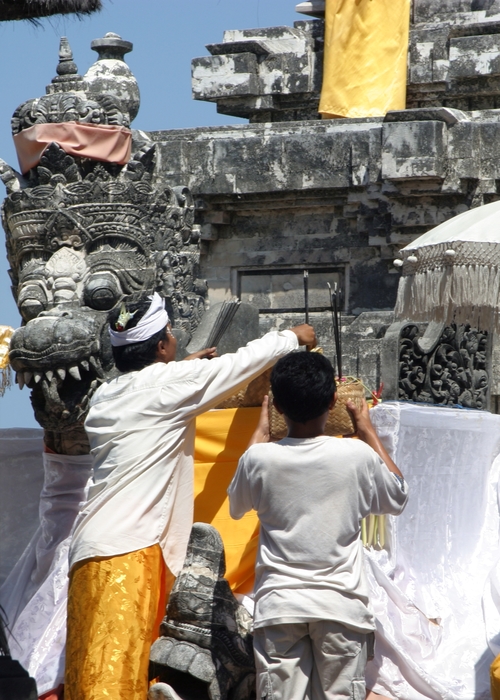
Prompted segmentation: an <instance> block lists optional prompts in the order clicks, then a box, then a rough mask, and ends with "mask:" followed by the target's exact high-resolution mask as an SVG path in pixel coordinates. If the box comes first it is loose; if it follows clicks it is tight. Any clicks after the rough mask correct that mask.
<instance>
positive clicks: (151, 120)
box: [0, 0, 305, 428]
mask: <svg viewBox="0 0 500 700" xmlns="http://www.w3.org/2000/svg"><path fill="white" fill-rule="evenodd" d="M102 3H103V6H104V9H103V11H102V12H100V13H97V14H95V15H93V16H91V17H89V18H87V19H84V20H77V19H75V18H74V17H66V18H64V17H58V18H57V17H56V18H51V19H46V20H43V22H42V24H41V26H39V27H34V26H33V25H31V24H30V23H29V22H2V23H0V45H1V46H2V61H1V62H0V91H1V96H2V97H1V100H0V158H2V159H3V160H5V161H7V162H8V163H9V164H10V165H13V166H14V167H16V168H17V167H18V166H17V158H16V155H15V151H14V147H13V143H12V136H11V132H10V118H11V115H12V113H13V111H14V110H15V109H16V107H17V106H18V105H19V104H21V103H22V102H24V101H25V100H28V99H30V98H33V97H39V96H41V95H43V94H44V93H45V86H46V85H47V84H48V83H49V82H50V81H51V80H52V78H53V77H54V76H55V75H56V72H55V69H56V65H57V61H58V49H59V38H60V37H61V36H67V37H68V39H69V42H70V44H71V47H72V49H73V54H74V58H75V62H76V64H77V65H78V68H79V72H80V73H81V74H83V73H85V72H86V71H87V69H88V67H89V66H90V65H91V64H92V63H93V62H94V61H95V59H96V58H97V54H96V53H95V52H94V51H92V50H91V49H90V42H91V41H92V39H97V38H99V37H102V36H104V34H106V32H116V33H117V34H120V35H121V37H122V38H123V39H126V40H127V41H131V42H132V43H133V44H134V50H133V52H132V53H130V54H128V55H127V56H126V60H127V63H128V64H129V66H130V67H131V69H132V71H133V73H134V75H135V76H136V78H137V80H138V82H139V88H140V90H141V108H140V110H139V114H138V116H137V118H136V119H135V121H134V124H133V126H134V127H135V128H137V129H144V130H146V131H153V130H157V129H179V128H185V127H192V126H211V125H217V124H229V123H235V122H240V123H241V122H242V120H239V119H236V118H232V117H224V116H221V115H218V114H217V112H216V107H215V105H213V104H210V103H206V102H197V101H194V100H193V99H192V98H191V77H190V71H191V59H192V58H194V57H195V56H205V55H208V52H207V50H206V49H205V44H211V43H217V42H219V41H221V40H222V34H223V32H224V30H226V29H246V28H253V27H271V26H277V25H288V26H291V25H292V24H293V22H294V21H296V20H299V19H305V18H304V17H303V16H301V15H298V14H297V13H296V12H295V1H294V0H184V2H180V1H179V0H102ZM4 195H5V189H4V187H3V185H2V184H1V183H0V198H3V197H4ZM0 235H1V237H2V242H1V244H0V325H1V324H6V325H10V326H13V327H17V326H18V325H19V324H20V316H19V313H18V311H17V307H16V305H15V303H14V300H13V298H12V294H11V291H10V283H9V278H8V275H7V269H8V265H7V261H6V256H5V245H4V234H3V230H2V231H1V234H0ZM11 427H25V428H30V427H33V428H35V427H38V424H37V423H36V421H35V419H34V417H33V412H32V409H31V404H30V402H29V390H28V389H26V388H24V389H23V390H22V391H20V390H19V388H18V386H17V385H14V386H13V387H12V388H11V389H9V390H7V391H6V393H5V395H4V396H3V397H2V398H0V428H11Z"/></svg>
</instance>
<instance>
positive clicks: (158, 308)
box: [109, 292, 169, 348]
mask: <svg viewBox="0 0 500 700" xmlns="http://www.w3.org/2000/svg"><path fill="white" fill-rule="evenodd" d="M148 299H151V306H150V307H149V309H148V310H147V311H146V313H145V314H144V316H143V317H142V318H141V319H140V321H139V322H138V323H137V326H134V327H133V328H130V329H129V330H128V331H114V330H113V329H112V328H110V329H109V337H110V338H111V345H112V346H113V347H114V348H117V347H120V346H121V345H131V344H132V343H141V342H142V341H143V340H148V339H149V338H151V336H153V335H154V334H155V333H158V331H161V330H162V329H163V328H165V326H166V325H167V323H168V321H169V318H168V314H167V312H166V311H165V300H164V299H162V298H161V297H160V295H159V294H157V293H156V292H155V293H154V294H153V296H151V297H148Z"/></svg>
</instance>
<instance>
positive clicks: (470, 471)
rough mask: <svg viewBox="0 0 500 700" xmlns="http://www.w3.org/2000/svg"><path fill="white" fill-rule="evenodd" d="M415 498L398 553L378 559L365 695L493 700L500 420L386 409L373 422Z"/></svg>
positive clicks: (401, 406)
mask: <svg viewBox="0 0 500 700" xmlns="http://www.w3.org/2000/svg"><path fill="white" fill-rule="evenodd" d="M370 415H371V417H372V421H373V423H374V424H375V426H376V428H377V432H378V433H379V435H380V437H381V438H382V439H383V441H384V444H385V445H386V447H387V448H388V449H389V451H390V453H391V456H392V457H393V458H394V461H395V462H396V464H397V465H398V466H399V467H400V469H401V471H402V472H403V474H404V476H405V478H406V480H407V481H408V484H409V488H410V498H409V501H408V504H407V506H406V509H405V511H404V513H403V514H402V515H401V516H399V517H398V518H391V519H390V521H391V527H392V529H393V534H392V542H393V546H392V551H391V553H390V555H388V554H387V553H386V552H376V551H373V550H371V551H370V552H369V553H368V556H367V557H366V559H367V569H368V575H369V581H370V586H371V598H372V604H373V609H374V612H375V615H376V621H377V649H376V656H375V659H374V661H373V662H372V663H370V664H369V665H368V669H367V687H369V688H372V689H373V690H374V691H375V692H377V693H381V694H383V695H387V696H389V697H393V698H398V699H399V698H401V700H422V698H432V699H433V700H434V699H435V700H438V699H441V698H443V699H445V700H473V699H474V700H476V699H479V698H489V697H490V691H489V666H490V664H491V662H492V661H493V659H494V657H495V655H496V654H497V653H499V652H500V646H499V645H500V567H499V561H498V560H499V553H500V551H499V544H500V539H499V526H500V519H499V505H498V482H499V471H500V457H499V456H498V455H499V453H500V416H496V415H492V414H489V413H485V412H480V411H469V410H460V409H451V408H440V407H433V406H424V405H415V404H405V403H383V404H381V405H380V406H378V407H377V408H375V409H374V410H372V411H371V412H370Z"/></svg>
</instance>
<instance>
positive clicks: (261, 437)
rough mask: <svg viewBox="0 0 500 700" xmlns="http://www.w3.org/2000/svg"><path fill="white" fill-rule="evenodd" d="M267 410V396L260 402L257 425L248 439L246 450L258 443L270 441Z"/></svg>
mask: <svg viewBox="0 0 500 700" xmlns="http://www.w3.org/2000/svg"><path fill="white" fill-rule="evenodd" d="M268 408H269V396H264V401H263V402H262V409H261V412H260V416H259V423H258V425H257V427H256V428H255V430H254V433H253V435H252V437H251V438H250V442H249V443H248V446H247V449H248V448H249V447H251V446H252V445H256V444H257V443H258V442H269V440H270V439H271V433H270V430H269V413H268Z"/></svg>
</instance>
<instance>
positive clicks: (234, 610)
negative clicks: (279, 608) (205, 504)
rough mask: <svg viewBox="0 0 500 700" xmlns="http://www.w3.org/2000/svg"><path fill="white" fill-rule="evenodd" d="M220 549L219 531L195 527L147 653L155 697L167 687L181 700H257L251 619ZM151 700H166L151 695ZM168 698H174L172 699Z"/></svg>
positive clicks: (206, 526)
mask: <svg viewBox="0 0 500 700" xmlns="http://www.w3.org/2000/svg"><path fill="white" fill-rule="evenodd" d="M225 570H226V562H225V556H224V545H223V544H222V540H221V537H220V535H219V533H218V532H217V530H216V529H215V528H214V527H212V526H211V525H206V524H205V523H195V524H194V525H193V528H192V530H191V537H190V540H189V544H188V549H187V554H186V560H185V562H184V567H183V569H182V571H181V573H180V574H179V576H178V577H177V579H176V581H175V584H174V587H173V589H172V592H171V594H170V599H169V603H168V606H167V614H166V616H165V618H164V619H163V622H162V624H161V628H160V630H161V637H160V638H159V639H157V640H156V642H155V643H154V644H153V646H152V648H151V655H150V676H151V678H158V679H159V681H160V683H159V684H158V685H159V688H158V691H160V690H161V689H162V685H163V684H167V685H168V686H170V687H171V688H172V689H173V690H174V691H175V693H177V695H178V696H179V697H180V698H181V699H182V700H190V699H191V698H193V697H196V698H199V700H204V699H206V700H251V699H252V698H255V662H254V655H253V637H252V634H251V627H252V618H251V616H250V614H249V613H248V612H247V610H246V609H245V608H244V607H243V605H240V604H239V603H238V601H237V600H236V598H235V597H234V595H233V594H232V593H231V589H230V587H229V583H228V582H227V581H226V579H225V578H224V573H225ZM154 688H155V686H153V687H152V689H151V690H152V691H153V692H151V691H150V696H149V697H169V695H168V694H164V695H161V694H160V693H159V692H158V693H157V695H155V694H154ZM172 697H177V696H175V695H173V696H172Z"/></svg>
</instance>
